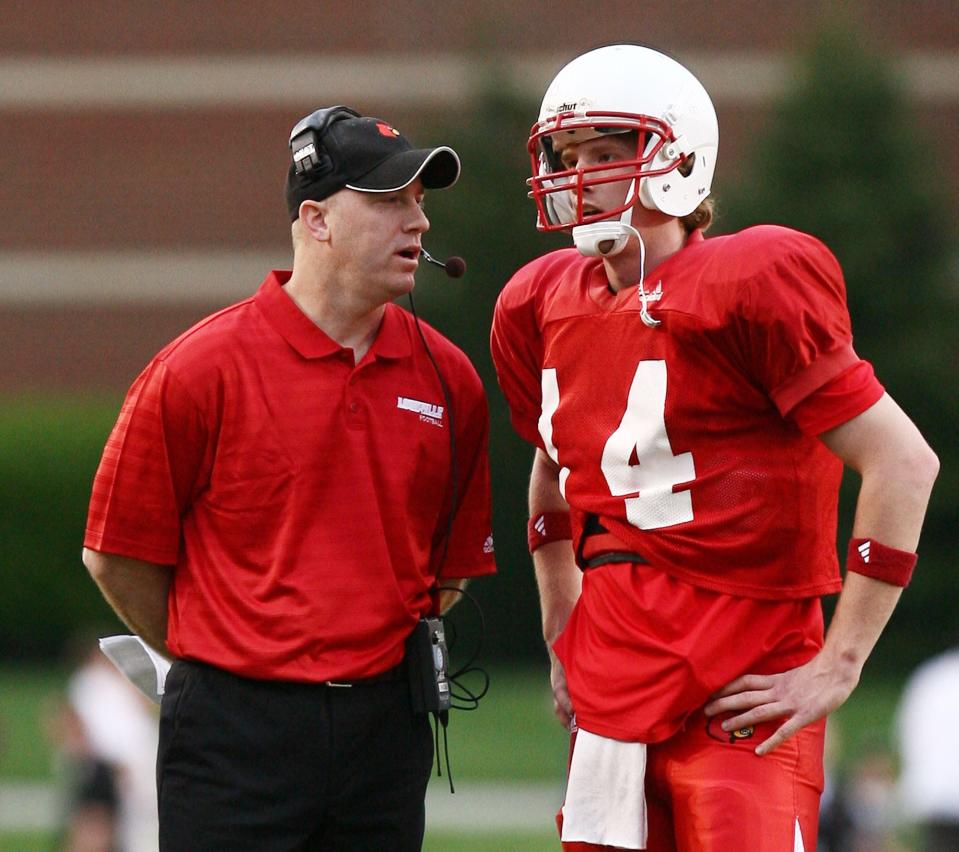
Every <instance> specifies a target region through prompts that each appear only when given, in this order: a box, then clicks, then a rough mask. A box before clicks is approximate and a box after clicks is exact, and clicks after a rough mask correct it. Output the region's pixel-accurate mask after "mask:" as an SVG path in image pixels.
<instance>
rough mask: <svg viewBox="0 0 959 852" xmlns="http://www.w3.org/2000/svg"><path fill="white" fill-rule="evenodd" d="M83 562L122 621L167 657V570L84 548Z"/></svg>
mask: <svg viewBox="0 0 959 852" xmlns="http://www.w3.org/2000/svg"><path fill="white" fill-rule="evenodd" d="M83 562H84V564H85V565H86V566H87V570H89V572H90V576H91V577H93V579H94V581H95V582H96V584H97V586H99V587H100V591H101V592H102V593H103V597H104V598H106V600H107V603H109V604H110V606H111V607H113V610H114V612H116V614H117V615H118V616H119V617H120V618H121V619H122V620H123V622H124V624H126V625H127V627H129V628H130V629H131V630H132V631H133V632H134V633H136V634H137V635H138V636H139V637H140V638H141V639H143V641H145V642H146V643H147V644H148V645H150V646H151V647H152V648H154V649H156V650H157V651H159V652H160V653H161V654H165V655H167V656H169V653H170V652H169V651H168V650H167V646H166V633H167V595H168V593H169V591H170V581H171V579H172V571H171V569H170V568H169V567H168V566H166V565H156V564H154V563H152V562H143V561H141V560H139V559H130V558H128V557H125V556H117V555H116V554H112V553H100V552H98V551H96V550H89V549H87V548H84V551H83Z"/></svg>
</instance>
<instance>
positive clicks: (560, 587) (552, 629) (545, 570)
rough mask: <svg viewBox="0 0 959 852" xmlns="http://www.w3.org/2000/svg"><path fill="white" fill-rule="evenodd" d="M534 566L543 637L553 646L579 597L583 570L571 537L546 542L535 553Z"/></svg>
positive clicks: (548, 644)
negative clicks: (575, 553) (575, 555)
mask: <svg viewBox="0 0 959 852" xmlns="http://www.w3.org/2000/svg"><path fill="white" fill-rule="evenodd" d="M533 567H534V570H535V571H536V585H537V587H538V588H539V603H540V611H541V612H542V618H543V638H544V639H545V640H546V644H547V646H551V645H552V644H553V642H554V641H555V640H556V637H557V636H559V634H560V633H561V632H562V631H563V628H564V627H565V626H566V622H567V621H568V620H569V616H570V613H571V612H572V611H573V607H574V606H575V605H576V601H577V600H578V599H579V593H580V591H581V589H582V585H583V573H582V572H581V571H580V570H579V568H578V567H577V566H576V562H575V561H574V559H573V548H572V546H571V543H570V542H569V541H554V542H551V543H550V544H544V545H543V546H542V547H540V548H539V549H538V550H537V551H536V552H535V553H534V554H533Z"/></svg>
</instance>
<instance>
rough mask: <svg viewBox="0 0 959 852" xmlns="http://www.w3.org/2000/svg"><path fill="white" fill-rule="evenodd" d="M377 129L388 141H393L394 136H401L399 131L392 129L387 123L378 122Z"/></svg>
mask: <svg viewBox="0 0 959 852" xmlns="http://www.w3.org/2000/svg"><path fill="white" fill-rule="evenodd" d="M376 129H377V130H379V131H380V133H382V134H383V135H384V136H386V137H387V138H388V139H392V138H393V137H394V136H399V135H400V132H399V130H397V129H396V128H395V127H390V126H389V125H388V124H387V123H386V122H385V121H380V122H377V125H376Z"/></svg>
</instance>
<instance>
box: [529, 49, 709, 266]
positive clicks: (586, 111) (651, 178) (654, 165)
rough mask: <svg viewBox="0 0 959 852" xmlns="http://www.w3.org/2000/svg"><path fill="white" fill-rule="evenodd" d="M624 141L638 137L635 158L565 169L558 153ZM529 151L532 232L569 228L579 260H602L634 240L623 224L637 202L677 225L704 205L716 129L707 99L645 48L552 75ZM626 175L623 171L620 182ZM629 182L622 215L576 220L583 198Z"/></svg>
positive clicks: (593, 54)
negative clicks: (607, 137) (623, 136)
mask: <svg viewBox="0 0 959 852" xmlns="http://www.w3.org/2000/svg"><path fill="white" fill-rule="evenodd" d="M629 132H635V133H636V134H637V148H636V155H635V157H634V158H632V159H629V160H623V161H619V162H615V163H601V164H598V165H590V166H586V167H583V168H573V169H567V168H564V167H563V164H562V162H561V159H560V157H559V150H560V149H561V148H562V147H565V146H566V145H569V144H571V143H578V142H583V141H586V140H588V139H591V138H595V137H597V136H599V135H602V134H606V133H629ZM527 148H528V150H529V153H530V157H531V160H532V169H533V177H532V178H530V179H529V181H528V183H529V185H530V189H531V191H530V193H529V194H530V197H532V198H533V200H534V201H535V202H536V207H537V211H538V216H537V223H536V224H537V228H539V229H540V230H543V231H555V230H563V229H569V228H573V237H574V239H575V240H576V242H577V246H578V247H579V248H580V251H582V252H583V253H584V254H601V255H610V254H615V253H616V252H617V251H621V250H622V248H623V246H624V245H625V244H626V241H627V239H628V236H629V234H630V233H632V232H634V229H633V228H632V226H631V225H629V220H630V213H631V211H632V208H633V207H634V205H635V204H636V202H637V200H638V201H639V203H640V204H642V205H643V206H644V207H647V208H649V209H652V210H659V211H661V212H663V213H666V214H667V215H669V216H677V217H681V216H686V215H688V214H689V213H692V212H693V210H695V209H696V207H698V206H699V203H700V202H701V201H702V200H703V199H704V198H706V197H707V196H708V195H709V191H710V185H711V183H712V178H713V171H714V169H715V166H716V153H717V151H718V148H719V126H718V124H717V121H716V111H715V110H714V109H713V104H712V101H711V100H710V98H709V95H708V94H707V93H706V90H705V89H704V88H703V86H702V84H701V83H700V82H699V81H698V80H697V79H696V78H695V77H694V76H693V75H692V74H691V73H690V72H689V71H687V70H686V69H685V68H684V67H683V66H682V65H680V64H679V63H678V62H676V61H675V60H673V59H670V58H669V57H668V56H664V55H663V54H662V53H658V52H657V51H655V50H651V49H650V48H647V47H640V46H638V45H633V44H617V45H611V46H609V47H601V48H599V49H597V50H592V51H590V52H589V53H584V54H583V55H582V56H579V57H577V58H576V59H574V60H573V61H572V62H570V63H569V64H568V65H566V67H565V68H563V69H562V70H561V71H560V72H559V73H558V74H557V75H556V77H555V78H554V80H553V82H552V83H550V85H549V88H548V89H547V90H546V95H545V96H544V98H543V105H542V107H541V108H540V113H539V121H537V122H536V124H534V125H533V128H532V130H531V131H530V137H529V142H528V145H527ZM624 168H628V169H629V171H628V172H626V173H624V172H623V169H624ZM612 169H615V172H613V171H611V170H612ZM627 180H628V181H629V189H628V191H627V193H626V197H625V198H624V200H623V204H622V205H621V206H619V207H617V208H615V209H613V210H604V211H602V212H600V213H593V214H588V213H587V214H586V215H584V210H583V206H584V198H583V190H584V189H586V188H588V187H591V186H597V185H599V184H604V183H610V182H613V181H627ZM617 215H619V216H620V220H619V221H616V220H615V218H614V217H616V216H617ZM584 226H593V227H589V228H585V227H584ZM593 231H596V232H597V233H596V234H592V233H591V232H593ZM597 245H599V246H602V247H603V248H602V249H597Z"/></svg>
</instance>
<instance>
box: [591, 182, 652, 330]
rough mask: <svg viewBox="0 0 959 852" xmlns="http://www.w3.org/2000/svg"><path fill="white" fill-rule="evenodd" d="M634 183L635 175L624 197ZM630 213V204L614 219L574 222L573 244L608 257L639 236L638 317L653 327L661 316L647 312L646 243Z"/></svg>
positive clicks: (598, 255)
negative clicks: (632, 237) (583, 223)
mask: <svg viewBox="0 0 959 852" xmlns="http://www.w3.org/2000/svg"><path fill="white" fill-rule="evenodd" d="M635 186H636V179H635V178H633V180H632V181H631V182H630V184H629V191H628V192H627V193H626V198H627V199H628V198H630V197H631V196H632V194H633V189H634V187H635ZM632 215H633V207H632V205H630V206H629V207H627V208H626V209H625V210H624V211H623V213H622V215H621V216H620V217H619V219H618V220H616V221H612V222H593V223H592V224H590V225H577V226H576V227H575V228H573V242H574V243H575V244H576V248H577V249H578V251H579V253H580V254H582V255H585V256H586V257H602V258H607V257H613V256H614V255H617V254H619V253H620V252H621V251H622V250H623V249H624V248H626V243H628V242H629V238H630V236H634V237H636V239H637V240H639V287H638V288H637V290H638V293H639V302H640V305H641V307H640V311H639V317H640V319H641V320H642V321H643V324H644V325H646V326H648V327H649V328H655V327H656V326H657V325H659V324H660V323H661V322H662V320H658V319H654V318H653V317H652V316H650V314H649V306H648V304H647V302H648V296H647V294H646V290H645V288H644V287H643V281H644V278H645V275H646V244H645V243H644V242H643V238H642V237H641V236H640V235H639V231H637V230H636V229H635V228H634V227H633V226H632V224H631V223H630V221H629V220H630V219H631V218H632Z"/></svg>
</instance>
